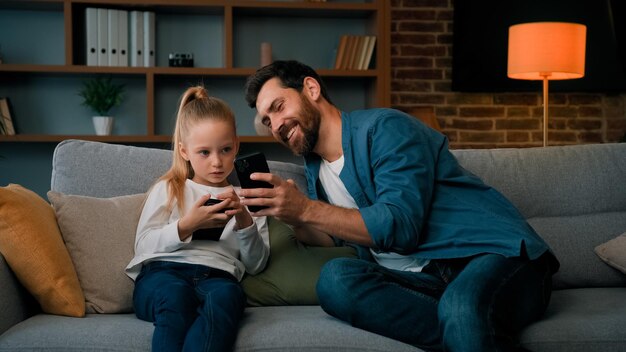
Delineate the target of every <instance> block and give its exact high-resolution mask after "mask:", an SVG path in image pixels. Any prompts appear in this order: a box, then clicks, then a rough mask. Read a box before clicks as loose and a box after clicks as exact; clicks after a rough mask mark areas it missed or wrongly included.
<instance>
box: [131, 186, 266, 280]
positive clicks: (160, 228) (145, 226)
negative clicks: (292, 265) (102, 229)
mask: <svg viewBox="0 0 626 352" xmlns="http://www.w3.org/2000/svg"><path fill="white" fill-rule="evenodd" d="M231 188H234V190H235V192H237V193H239V188H238V187H232V186H228V187H211V186H205V185H201V184H199V183H196V182H194V181H192V180H187V181H186V183H185V191H184V192H185V209H190V208H191V207H192V206H193V204H194V203H195V202H197V200H198V199H199V198H200V197H202V196H204V195H206V194H207V193H211V194H212V195H213V197H215V196H216V195H218V194H220V193H223V192H225V191H227V190H229V189H231ZM180 218H181V215H180V214H179V212H178V206H177V203H176V201H174V204H173V208H172V210H171V211H168V210H167V187H166V183H165V181H160V182H158V183H157V184H155V185H154V187H153V188H152V190H151V191H150V194H149V195H148V197H147V199H146V202H145V204H144V207H143V210H142V212H141V217H140V218H139V224H138V225H137V235H136V237H135V257H134V258H133V259H132V260H131V262H130V263H129V264H128V266H127V267H126V274H127V275H128V276H130V277H131V278H132V279H133V280H135V279H136V278H137V275H139V272H140V271H141V266H142V264H143V263H147V262H150V261H157V260H158V261H171V262H178V263H188V264H199V265H204V266H208V267H212V268H216V269H220V270H224V271H226V272H228V273H230V274H232V275H233V276H234V277H236V278H237V279H238V280H241V278H242V277H243V275H244V273H245V272H246V271H247V272H249V273H251V274H255V273H258V272H260V271H261V270H263V268H264V267H265V264H266V263H267V259H268V257H269V232H268V228H267V219H266V217H264V216H262V217H254V218H253V220H254V224H253V225H252V226H249V227H247V228H245V229H241V230H235V229H234V228H235V224H236V222H235V217H233V218H232V219H230V221H229V222H228V223H227V224H226V227H225V228H224V231H223V232H222V236H221V237H220V240H219V241H210V240H196V241H194V240H193V235H191V236H189V237H187V238H186V239H185V240H184V241H181V240H180V237H179V236H178V220H179V219H180Z"/></svg>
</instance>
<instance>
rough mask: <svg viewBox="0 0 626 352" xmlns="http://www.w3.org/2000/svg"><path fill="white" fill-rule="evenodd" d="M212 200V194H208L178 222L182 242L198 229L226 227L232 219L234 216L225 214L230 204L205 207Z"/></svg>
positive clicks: (223, 203)
mask: <svg viewBox="0 0 626 352" xmlns="http://www.w3.org/2000/svg"><path fill="white" fill-rule="evenodd" d="M210 198H211V194H207V195H205V196H203V197H201V198H200V199H198V201H196V202H195V203H194V205H193V206H192V207H191V209H189V210H188V211H187V213H186V214H185V216H183V217H182V218H180V220H178V236H179V237H180V239H181V240H184V239H186V238H187V237H189V236H190V235H191V234H192V233H193V232H194V231H196V230H198V229H207V228H215V227H224V226H226V223H227V222H228V221H229V220H230V218H232V214H226V213H223V211H224V209H226V208H228V207H229V205H228V202H222V203H219V204H216V205H208V206H207V205H204V203H206V202H207V201H208V200H209V199H210Z"/></svg>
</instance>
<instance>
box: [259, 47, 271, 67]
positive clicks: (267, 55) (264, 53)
mask: <svg viewBox="0 0 626 352" xmlns="http://www.w3.org/2000/svg"><path fill="white" fill-rule="evenodd" d="M271 63H272V43H268V42H263V43H261V67H263V66H267V65H269V64H271Z"/></svg>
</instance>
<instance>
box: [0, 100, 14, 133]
mask: <svg viewBox="0 0 626 352" xmlns="http://www.w3.org/2000/svg"><path fill="white" fill-rule="evenodd" d="M0 134H3V135H6V136H12V135H15V127H13V118H12V117H11V109H10V108H9V98H0Z"/></svg>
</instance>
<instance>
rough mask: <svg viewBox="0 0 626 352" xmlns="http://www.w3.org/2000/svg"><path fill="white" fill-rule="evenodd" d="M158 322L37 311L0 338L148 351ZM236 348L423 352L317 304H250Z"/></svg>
mask: <svg viewBox="0 0 626 352" xmlns="http://www.w3.org/2000/svg"><path fill="white" fill-rule="evenodd" d="M153 331H154V326H153V324H152V323H148V322H145V321H142V320H139V319H137V318H136V317H135V316H134V314H88V315H87V316H86V317H85V318H83V319H75V318H67V317H60V316H53V315H47V314H39V315H37V316H34V317H32V318H30V319H27V320H25V321H23V322H21V323H19V324H17V325H15V326H14V327H12V328H11V329H9V330H8V331H7V332H6V333H5V334H3V335H1V336H0V352H3V351H7V352H8V351H11V352H20V351H24V352H26V351H43V350H54V351H65V352H83V351H146V352H149V351H150V347H151V340H152V333H153ZM233 350H234V351H235V352H237V351H241V352H254V351H259V352H267V351H277V352H279V351H285V352H288V351H354V352H362V351H370V352H377V351H380V352H383V351H385V352H386V351H394V352H395V351H397V352H405V351H406V352H412V351H421V350H420V349H417V348H415V347H413V346H410V345H407V344H404V343H402V342H398V341H394V340H392V339H389V338H386V337H383V336H380V335H377V334H373V333H371V332H367V331H365V330H361V329H355V328H353V327H351V326H350V325H349V324H347V323H344V322H342V321H339V320H337V319H335V318H333V317H331V316H329V315H328V314H326V313H324V311H323V310H322V309H321V308H320V307H319V306H289V307H287V306H285V307H251V308H247V309H246V311H245V312H244V317H243V320H242V321H241V324H240V326H239V333H238V336H237V342H236V343H235V347H234V348H233Z"/></svg>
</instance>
